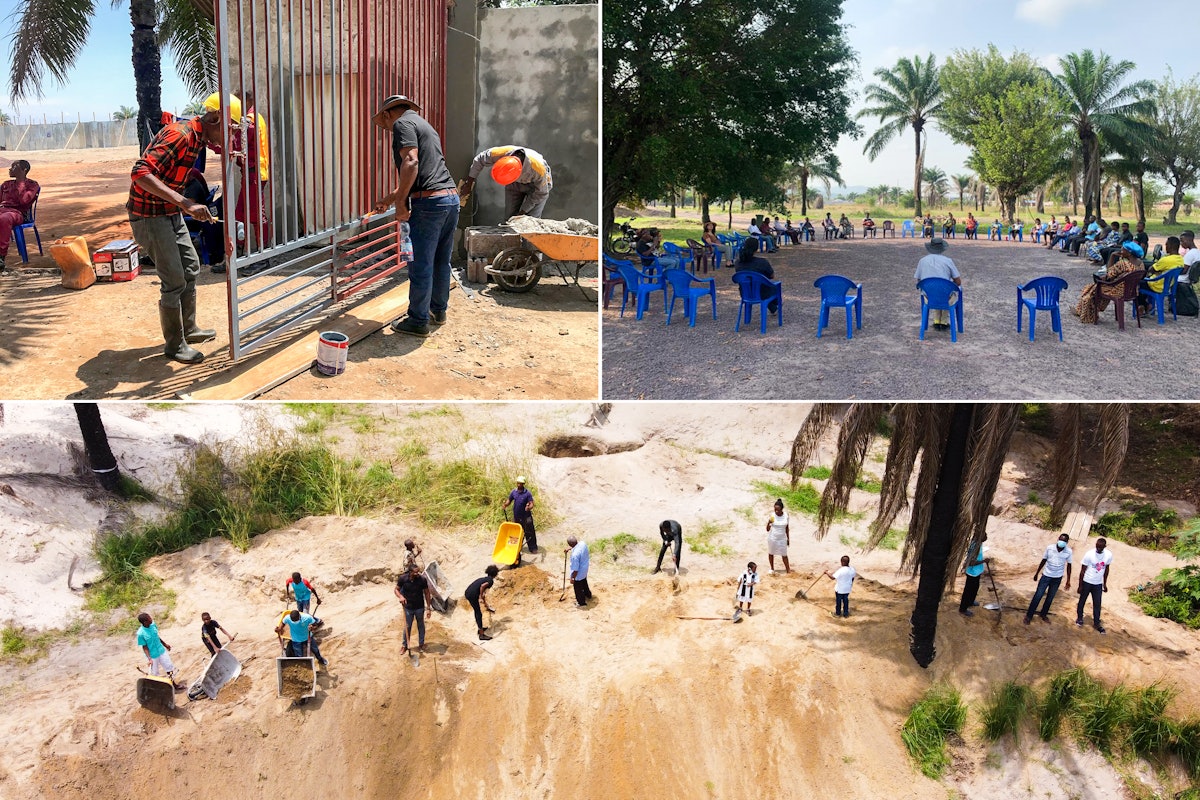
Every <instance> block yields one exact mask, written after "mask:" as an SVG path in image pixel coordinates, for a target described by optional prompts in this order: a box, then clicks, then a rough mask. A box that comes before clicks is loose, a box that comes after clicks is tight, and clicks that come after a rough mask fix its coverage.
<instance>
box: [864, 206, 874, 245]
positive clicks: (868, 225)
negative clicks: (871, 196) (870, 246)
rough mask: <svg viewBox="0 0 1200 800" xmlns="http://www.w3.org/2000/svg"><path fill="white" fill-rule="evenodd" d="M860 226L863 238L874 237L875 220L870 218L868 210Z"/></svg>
mask: <svg viewBox="0 0 1200 800" xmlns="http://www.w3.org/2000/svg"><path fill="white" fill-rule="evenodd" d="M862 228H863V238H864V239H865V238H867V236H870V237H871V238H874V237H875V220H873V219H871V212H870V211H868V212H867V215H866V216H865V217H863V223H862Z"/></svg>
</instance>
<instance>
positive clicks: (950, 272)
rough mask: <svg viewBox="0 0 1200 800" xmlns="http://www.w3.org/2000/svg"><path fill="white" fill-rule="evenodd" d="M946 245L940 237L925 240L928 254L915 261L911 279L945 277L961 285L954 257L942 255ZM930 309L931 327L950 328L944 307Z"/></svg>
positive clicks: (945, 329) (956, 284) (938, 328)
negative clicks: (931, 312)
mask: <svg viewBox="0 0 1200 800" xmlns="http://www.w3.org/2000/svg"><path fill="white" fill-rule="evenodd" d="M948 246H949V245H947V244H946V240H945V239H941V238H938V239H930V240H929V241H928V242H926V243H925V250H926V251H928V253H929V255H927V256H924V257H923V258H922V259H921V260H920V261H918V262H917V271H916V272H915V273H913V280H915V281H916V282H917V283H920V282H921V281H923V280H925V279H926V278H945V279H946V280H948V281H954V285H955V286H962V276H961V275H960V274H959V272H958V266H957V265H956V264H955V263H954V259H952V258H950V256H947V255H943V254H944V253H945V252H946V248H947V247H948ZM932 311H933V329H934V330H937V331H947V330H950V324H949V321H948V320H949V315H948V313H947V311H946V310H945V309H944V308H936V309H932Z"/></svg>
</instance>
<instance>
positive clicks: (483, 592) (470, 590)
mask: <svg viewBox="0 0 1200 800" xmlns="http://www.w3.org/2000/svg"><path fill="white" fill-rule="evenodd" d="M483 572H484V576H483V577H482V578H476V579H475V580H474V581H472V582H471V585H470V586H468V587H467V589H466V591H464V592H463V597H465V598H467V602H468V603H470V604H471V610H472V611H474V612H475V627H476V628H478V629H479V641H481V642H489V641H491V639H492V637H491V636H488V635H487V633H486V632H485V631H487V628H485V627H484V625H483V611H481V610H480V608H479V606H480V604H482V605H483V607H484V608H486V609H487V610H488V613H491V614H494V613H496V610H495V609H494V608H492V607H491V606H490V605H489V604H488V601H487V590H488V589H490V588H492V586H493V585H494V584H495V583H496V576H497V575H499V574H500V568H499V567H497V566H496V565H495V564H489V565H488V568H487V569H485V570H484V571H483Z"/></svg>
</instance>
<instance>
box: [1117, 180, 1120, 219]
mask: <svg viewBox="0 0 1200 800" xmlns="http://www.w3.org/2000/svg"><path fill="white" fill-rule="evenodd" d="M1116 193H1117V216H1118V217H1119V216H1121V187H1120V185H1118V186H1117V188H1116Z"/></svg>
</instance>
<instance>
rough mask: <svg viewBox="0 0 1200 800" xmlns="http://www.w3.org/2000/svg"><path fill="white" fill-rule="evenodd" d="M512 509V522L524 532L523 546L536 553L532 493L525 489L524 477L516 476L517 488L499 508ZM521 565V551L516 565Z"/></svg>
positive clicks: (518, 551) (518, 553) (518, 552)
mask: <svg viewBox="0 0 1200 800" xmlns="http://www.w3.org/2000/svg"><path fill="white" fill-rule="evenodd" d="M510 505H511V506H512V507H513V522H516V523H519V524H520V526H521V530H522V531H523V532H524V538H525V545H526V547H528V548H529V552H530V553H536V552H537V551H538V546H537V530H536V529H535V528H534V526H533V492H531V491H529V490H528V489H526V488H525V476H524V475H518V476H517V488H515V489H513V490H512V491H511V492H509V493H508V497H506V498H505V499H504V505H502V506H501V508H508V507H509V506H510ZM520 565H521V551H520V549H518V550H517V563H516V564H514V565H513V566H518V567H519V566H520Z"/></svg>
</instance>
